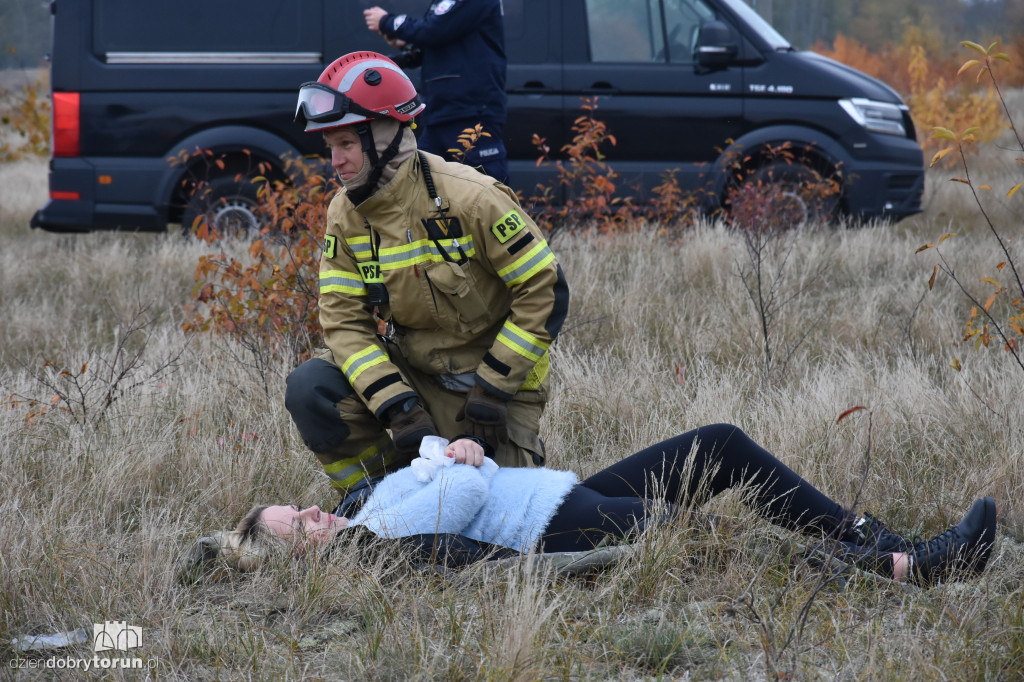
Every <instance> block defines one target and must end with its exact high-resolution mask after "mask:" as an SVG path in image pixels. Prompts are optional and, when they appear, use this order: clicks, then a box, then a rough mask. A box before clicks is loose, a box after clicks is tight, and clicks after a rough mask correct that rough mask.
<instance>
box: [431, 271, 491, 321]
mask: <svg viewBox="0 0 1024 682" xmlns="http://www.w3.org/2000/svg"><path fill="white" fill-rule="evenodd" d="M469 267H470V263H469V262H466V263H464V264H462V265H460V264H458V263H452V262H450V261H442V262H440V263H436V264H434V265H433V266H431V267H430V268H429V269H427V271H426V275H427V280H428V281H429V282H430V286H431V287H432V288H433V289H435V290H436V291H435V296H434V305H435V306H436V307H437V315H438V321H439V322H441V323H442V324H445V323H446V322H449V321H450V322H455V323H456V324H458V327H459V331H463V332H470V333H474V334H475V333H477V332H481V331H483V330H484V329H486V328H487V326H488V324H489V320H488V316H487V312H488V307H487V305H486V303H485V301H484V299H483V297H481V296H480V292H479V291H477V288H476V280H475V279H474V278H473V275H472V273H470V271H469Z"/></svg>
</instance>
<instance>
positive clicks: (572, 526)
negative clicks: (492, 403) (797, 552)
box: [223, 424, 996, 585]
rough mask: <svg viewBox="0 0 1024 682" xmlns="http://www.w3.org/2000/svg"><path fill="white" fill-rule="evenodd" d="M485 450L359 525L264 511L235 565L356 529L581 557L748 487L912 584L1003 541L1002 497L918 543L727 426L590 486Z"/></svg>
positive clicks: (396, 494) (470, 453) (977, 568)
mask: <svg viewBox="0 0 1024 682" xmlns="http://www.w3.org/2000/svg"><path fill="white" fill-rule="evenodd" d="M441 447H444V450H443V454H441V451H440V448H441ZM484 448H485V446H483V445H481V443H479V442H478V441H475V440H470V439H465V438H463V439H459V440H456V441H454V442H452V443H451V444H448V445H447V446H446V447H445V445H444V443H443V441H442V442H441V444H440V445H439V446H438V451H437V453H436V455H434V456H433V457H432V458H426V457H425V458H421V459H419V460H417V461H415V462H414V464H413V466H410V467H407V468H405V469H402V470H400V471H397V472H395V473H393V474H390V475H389V476H387V477H386V478H384V479H383V480H382V481H381V482H380V483H379V484H377V486H376V488H375V489H374V491H373V493H372V495H370V496H369V498H367V500H366V502H365V504H364V505H363V507H362V508H361V509H360V510H359V511H358V513H356V514H355V515H354V516H353V518H351V519H346V518H344V517H340V516H335V515H333V514H328V513H326V512H322V511H321V510H320V509H319V508H318V507H315V506H314V507H309V508H308V509H299V508H298V506H296V505H287V506H262V505H261V506H257V507H254V508H253V509H252V510H251V511H250V512H249V513H248V514H247V515H246V516H245V518H243V519H242V521H241V522H240V523H239V525H238V527H237V529H236V531H235V532H234V533H232V534H230V536H231V537H232V538H233V540H232V541H231V542H230V543H229V546H228V547H225V549H226V550H228V551H225V552H224V553H223V554H224V556H225V558H226V559H227V560H228V561H229V563H234V564H235V565H236V566H237V567H240V568H243V569H248V568H253V567H255V566H256V565H258V564H259V563H260V560H261V558H263V557H266V556H267V555H268V554H269V551H270V550H272V549H274V548H275V547H277V548H280V547H282V546H288V547H290V549H291V551H292V552H293V553H295V554H302V553H304V552H307V551H309V550H310V549H311V548H316V547H321V546H324V545H326V544H327V543H328V542H329V541H330V540H331V539H332V538H334V537H335V536H337V535H338V534H339V533H343V532H345V529H346V528H355V527H363V528H365V529H366V530H369V531H370V532H372V533H373V534H375V535H377V536H379V537H383V538H414V539H415V542H420V543H424V542H425V543H428V544H429V543H431V542H432V541H433V539H434V538H435V537H437V536H439V535H440V534H451V536H458V537H459V539H460V541H461V542H463V543H464V544H474V543H481V546H484V547H487V546H497V547H499V548H506V549H507V550H512V552H515V553H519V552H528V551H530V550H531V549H532V550H537V551H541V552H573V551H582V550H589V549H593V548H595V547H596V546H598V545H599V544H601V543H602V541H606V540H607V539H608V537H609V536H611V537H612V538H616V539H621V538H626V537H628V536H629V535H630V534H632V533H635V532H636V531H637V530H638V529H640V528H642V527H643V525H644V522H645V520H647V518H648V515H650V514H653V513H654V512H653V511H652V509H653V508H654V507H655V506H656V505H652V500H662V501H664V502H667V503H670V504H676V505H681V507H682V508H684V509H689V508H692V507H693V506H695V505H697V504H701V503H703V502H705V501H706V500H707V499H710V498H711V497H713V496H714V495H717V494H718V493H721V492H723V491H725V490H727V489H729V488H731V487H733V486H736V485H746V486H748V490H749V495H747V499H746V503H747V504H748V505H750V506H751V507H752V508H753V509H754V510H756V511H757V513H759V514H760V515H761V516H762V517H763V518H765V519H766V520H768V521H771V522H772V523H775V524H778V525H780V526H783V527H785V528H787V529H789V530H792V531H797V532H800V533H804V534H806V535H813V536H818V537H819V538H821V537H824V538H830V539H832V540H834V541H835V544H834V551H835V552H836V554H835V556H836V557H837V558H839V559H841V560H843V561H845V562H847V563H850V564H853V565H855V566H857V567H859V568H862V569H865V570H869V571H872V572H874V573H877V574H879V575H882V576H884V577H887V578H893V579H895V580H898V581H901V582H911V583H915V584H918V585H931V584H933V583H935V582H939V581H943V580H950V579H959V578H963V577H969V576H973V575H977V574H979V573H980V572H981V571H982V570H983V569H984V567H985V564H986V563H987V562H988V558H989V555H990V554H991V551H992V545H993V543H994V541H995V530H996V505H995V501H994V500H993V499H992V498H990V497H985V498H983V499H980V500H978V501H976V502H975V503H974V505H973V506H972V507H971V509H970V511H968V512H967V515H966V516H964V518H963V520H962V521H960V523H959V524H957V525H956V526H954V527H952V528H950V529H949V530H947V531H946V532H944V533H942V534H941V535H938V536H936V537H934V538H932V539H931V540H927V541H921V542H912V541H909V540H906V539H904V538H903V537H901V536H899V535H897V534H895V533H893V532H892V531H890V530H889V529H887V528H886V527H885V526H884V525H883V524H882V523H881V522H879V521H878V520H876V519H873V518H872V517H871V516H869V515H865V516H863V517H857V516H856V515H854V514H852V513H851V512H850V511H848V510H846V509H844V508H843V507H842V506H841V505H840V504H838V503H837V502H834V501H833V500H831V499H829V498H828V497H826V496H825V495H824V494H823V493H821V492H820V491H818V490H817V489H816V488H815V487H814V486H812V485H811V484H810V483H808V482H807V481H805V480H803V479H802V478H800V477H799V476H798V475H797V474H796V473H794V472H793V471H792V470H790V469H789V468H788V467H787V466H786V465H784V464H783V463H782V462H780V461H779V460H778V459H776V458H775V457H774V456H773V455H772V454H771V453H769V452H768V451H766V450H765V449H763V448H762V447H760V446H759V445H758V444H757V443H755V442H754V441H753V440H751V439H750V438H749V437H748V436H747V435H746V434H744V433H743V432H742V431H741V430H740V429H739V428H738V427H736V426H732V425H729V424H715V425H711V426H703V427H700V428H698V429H695V430H693V431H690V432H688V433H684V434H682V435H680V436H676V437H675V438H671V439H669V440H666V441H664V442H661V443H659V444H657V445H654V446H652V447H649V448H647V449H646V450H642V451H640V452H638V453H636V454H634V455H632V456H630V457H627V458H626V459H623V460H621V461H620V462H618V463H617V464H614V465H612V466H610V467H608V468H606V469H604V470H603V471H600V472H598V473H596V474H594V475H593V476H591V477H589V478H587V479H586V480H584V481H578V479H577V477H576V475H575V474H574V473H572V472H569V471H555V470H552V469H546V468H540V469H525V468H523V469H520V468H498V467H497V465H495V464H494V463H493V462H492V461H490V459H489V458H487V457H485V450H484ZM448 464H450V465H451V466H446V465H448ZM655 491H656V492H655ZM451 536H449V537H451ZM830 547H832V545H830ZM434 550H435V552H436V547H435V548H434Z"/></svg>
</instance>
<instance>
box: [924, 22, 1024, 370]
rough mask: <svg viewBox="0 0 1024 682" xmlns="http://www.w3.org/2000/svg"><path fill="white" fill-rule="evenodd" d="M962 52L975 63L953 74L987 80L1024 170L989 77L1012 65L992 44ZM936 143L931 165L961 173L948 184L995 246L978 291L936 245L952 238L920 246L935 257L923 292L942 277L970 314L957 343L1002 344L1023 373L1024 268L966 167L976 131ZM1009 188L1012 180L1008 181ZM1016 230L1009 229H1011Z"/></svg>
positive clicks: (939, 137) (1015, 192) (1022, 145)
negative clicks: (962, 195) (966, 194)
mask: <svg viewBox="0 0 1024 682" xmlns="http://www.w3.org/2000/svg"><path fill="white" fill-rule="evenodd" d="M961 44H962V45H963V46H964V47H966V48H968V49H971V50H973V51H974V52H976V53H978V55H979V57H980V58H975V59H969V60H967V61H966V62H964V63H963V65H962V66H961V67H960V70H959V72H958V73H960V74H963V73H967V74H970V73H972V72H975V71H976V78H975V80H976V81H980V80H982V79H986V80H988V81H989V84H990V85H991V87H992V89H993V91H994V92H995V93H996V96H997V101H998V102H999V104H1000V105H1001V112H1002V114H1003V115H1004V116H1005V121H1006V122H1007V124H1008V125H1009V127H1010V129H1011V130H1012V131H1013V134H1014V138H1015V140H1016V145H1015V147H1014V152H1016V151H1017V150H1019V151H1020V156H1018V157H1017V162H1018V163H1020V164H1022V165H1024V138H1022V137H1021V133H1020V132H1019V131H1018V130H1017V127H1016V125H1015V123H1014V120H1013V115H1012V114H1011V112H1010V110H1009V107H1007V106H1006V101H1005V99H1004V97H1003V93H1002V90H1001V88H1000V85H999V80H998V79H997V78H996V75H995V73H994V71H993V68H992V67H993V66H996V65H997V62H1001V63H1011V62H1012V60H1011V58H1010V56H1009V55H1008V54H1006V53H1005V52H996V46H997V43H992V44H991V45H989V46H988V47H987V48H986V47H983V46H981V45H979V44H978V43H974V42H970V41H964V42H963V43H961ZM934 131H935V135H934V137H935V139H936V141H937V142H939V143H941V144H943V145H946V146H945V147H944V148H943V149H940V150H939V151H937V152H936V153H935V154H934V155H933V156H932V165H935V164H936V163H939V162H940V161H941V160H942V159H943V158H946V157H949V158H950V159H955V160H956V161H958V162H959V165H960V167H961V169H962V170H963V176H962V177H956V178H952V181H954V182H956V183H959V184H962V185H966V186H967V188H968V189H969V190H970V192H971V196H972V198H973V200H974V202H975V204H976V205H977V206H978V210H979V211H980V213H981V215H982V218H983V219H984V222H985V225H986V226H987V227H988V230H989V232H990V234H991V235H992V237H993V239H994V243H995V246H996V249H995V251H996V259H997V260H998V263H997V264H996V265H995V272H992V273H990V274H989V275H987V276H985V277H982V278H981V279H980V282H981V284H982V285H984V286H983V287H982V288H981V290H980V291H979V289H978V288H977V285H975V284H973V283H972V282H968V281H966V280H965V279H964V278H963V277H962V276H961V275H960V274H958V272H957V270H956V268H955V267H954V264H953V262H952V261H951V260H950V259H949V258H947V255H946V253H945V252H944V251H943V250H942V248H941V244H942V243H943V242H944V241H946V240H947V239H951V238H953V237H956V235H955V234H946V235H943V236H942V238H940V239H939V240H938V241H937V242H935V243H933V244H925V245H924V246H922V247H920V248H919V249H918V250H917V251H918V253H920V252H922V251H926V250H929V249H934V251H935V253H936V254H937V257H938V263H936V264H935V265H934V266H933V269H932V274H931V277H930V278H929V280H928V288H929V289H931V288H933V287H934V286H935V282H936V279H937V276H938V274H939V273H940V272H941V273H943V274H945V275H946V277H948V278H949V279H950V280H951V281H952V282H953V283H954V284H955V285H956V286H957V288H958V289H959V290H960V291H961V292H962V293H963V295H964V296H965V297H966V298H967V300H968V301H969V302H970V303H971V311H970V314H969V315H968V318H967V321H966V322H965V324H964V333H963V336H962V338H961V341H960V343H969V344H973V346H974V348H975V349H976V350H980V349H982V348H988V347H989V346H990V344H992V342H993V341H996V342H998V343H1001V345H1002V348H1003V349H1004V350H1005V351H1007V352H1008V353H1009V356H1010V357H1011V358H1012V359H1013V363H1014V364H1015V365H1016V366H1017V367H1018V368H1019V369H1020V370H1021V371H1024V263H1022V262H1021V261H1020V260H1019V258H1020V256H1019V253H1017V252H1015V251H1014V249H1013V248H1012V242H1013V237H1012V236H1009V235H1012V234H1013V232H1010V233H1009V235H1008V232H1007V229H1006V228H1005V226H1001V225H998V224H997V223H996V221H995V220H993V218H992V217H991V215H990V214H989V212H988V211H987V210H986V202H985V201H984V200H983V196H984V195H986V194H989V193H991V192H993V191H994V190H993V188H992V187H991V186H989V185H978V184H976V183H975V181H974V179H973V178H972V177H971V167H970V164H969V162H968V150H971V149H973V148H974V147H975V145H978V144H979V142H983V141H984V140H983V139H981V138H980V137H979V134H978V128H977V127H976V126H970V127H968V128H965V129H964V130H962V131H961V132H959V133H957V132H954V130H951V129H950V128H949V127H944V126H936V127H935V128H934ZM1010 182H1012V179H1011V180H1010ZM1022 186H1024V182H1017V183H1016V184H1014V185H1012V186H1011V187H1009V188H1008V189H1007V191H1006V198H1007V199H1012V198H1013V197H1014V196H1018V198H1019V197H1020V196H1022V195H1024V192H1020V190H1021V187H1022ZM1018 227H1019V226H1016V225H1015V226H1013V228H1012V229H1016V228H1018ZM950 366H951V367H952V368H953V369H955V370H957V371H959V370H960V369H961V363H960V359H959V358H958V357H956V356H954V357H953V361H952V363H951V365H950Z"/></svg>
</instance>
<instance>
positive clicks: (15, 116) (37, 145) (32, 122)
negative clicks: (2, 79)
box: [0, 76, 53, 163]
mask: <svg viewBox="0 0 1024 682" xmlns="http://www.w3.org/2000/svg"><path fill="white" fill-rule="evenodd" d="M48 89H49V86H48V85H47V83H46V76H42V77H40V78H39V79H38V80H36V81H35V82H32V83H29V84H27V85H23V86H22V87H21V89H20V90H18V91H10V90H0V133H4V132H5V131H4V128H9V129H10V130H11V131H13V133H14V134H13V136H12V137H13V141H11V140H9V139H4V138H6V137H8V136H7V135H0V163H2V162H7V161H17V160H19V159H22V158H24V157H26V156H42V157H46V156H49V155H50V116H51V112H52V108H53V107H52V106H51V104H50V98H49V95H48V94H47V91H48Z"/></svg>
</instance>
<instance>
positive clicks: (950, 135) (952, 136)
mask: <svg viewBox="0 0 1024 682" xmlns="http://www.w3.org/2000/svg"><path fill="white" fill-rule="evenodd" d="M932 130H934V131H935V133H934V134H933V135H932V137H937V138H939V139H940V140H956V133H954V132H953V131H952V130H950V129H949V128H943V127H942V126H935V127H934V128H932Z"/></svg>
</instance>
